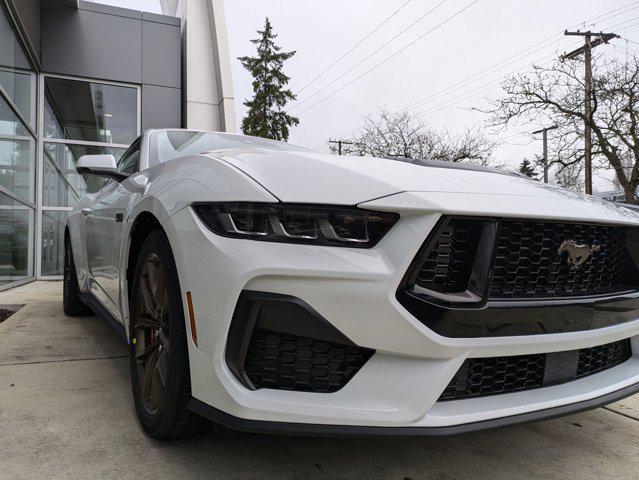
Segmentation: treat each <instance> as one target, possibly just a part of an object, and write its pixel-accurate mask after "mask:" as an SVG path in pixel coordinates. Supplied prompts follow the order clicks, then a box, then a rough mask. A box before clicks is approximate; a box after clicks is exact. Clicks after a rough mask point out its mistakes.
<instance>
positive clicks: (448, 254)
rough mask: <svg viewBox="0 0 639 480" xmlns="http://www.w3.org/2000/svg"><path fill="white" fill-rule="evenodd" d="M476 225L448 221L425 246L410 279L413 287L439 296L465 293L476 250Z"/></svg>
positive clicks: (458, 220)
mask: <svg viewBox="0 0 639 480" xmlns="http://www.w3.org/2000/svg"><path fill="white" fill-rule="evenodd" d="M478 226H479V222H477V221H474V220H468V219H451V220H450V221H448V222H447V223H446V224H445V225H444V226H443V227H442V228H441V230H440V231H439V234H438V236H437V238H435V239H434V241H433V243H432V245H431V246H429V249H428V252H427V253H426V257H425V258H424V260H423V263H422V266H421V268H420V269H419V271H418V272H417V276H416V278H415V280H414V283H415V284H416V285H419V286H420V287H422V288H425V289H427V290H433V291H436V292H440V293H454V292H463V291H464V290H466V287H467V285H468V280H469V278H470V273H471V270H472V267H473V261H474V254H475V250H476V248H477V241H478V235H477V231H478Z"/></svg>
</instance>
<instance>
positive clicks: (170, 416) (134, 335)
mask: <svg viewBox="0 0 639 480" xmlns="http://www.w3.org/2000/svg"><path fill="white" fill-rule="evenodd" d="M130 312H131V321H130V338H131V348H130V361H131V382H132V387H133V399H134V402H135V409H136V411H137V414H138V418H139V419H140V423H141V424H142V427H143V428H144V430H145V431H146V432H147V433H148V434H149V435H150V436H151V437H153V438H157V439H174V438H179V437H181V436H182V435H184V434H185V433H187V431H190V430H192V429H194V428H197V426H198V425H201V424H202V423H205V422H206V421H205V420H204V419H202V418H201V417H199V416H197V415H196V414H194V413H193V412H191V411H190V410H188V408H187V405H188V402H189V400H190V399H191V378H190V372H189V356H188V350H187V341H186V328H185V324H184V309H183V306H182V295H181V292H180V284H179V281H178V276H177V270H176V267H175V261H174V259H173V254H172V252H171V247H170V245H169V241H168V239H167V238H166V235H165V234H164V233H163V232H161V231H159V230H158V231H155V232H153V233H151V234H150V235H149V236H148V238H147V239H146V240H145V242H144V244H143V245H142V249H141V251H140V255H139V257H138V261H137V266H136V268H135V274H134V278H133V285H132V294H131V306H130Z"/></svg>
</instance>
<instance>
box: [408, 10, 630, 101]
mask: <svg viewBox="0 0 639 480" xmlns="http://www.w3.org/2000/svg"><path fill="white" fill-rule="evenodd" d="M638 3H639V2H633V3H631V4H628V5H625V6H624V7H620V8H618V9H615V10H611V11H610V12H606V13H604V14H602V15H599V16H598V17H594V18H591V19H589V20H587V21H586V22H591V21H593V20H596V19H597V18H600V17H605V16H606V15H608V14H610V13H613V12H615V11H617V10H620V9H623V8H626V7H628V6H629V5H634V4H638ZM636 8H639V5H636V6H634V7H632V8H629V9H628V10H624V11H623V12H619V13H616V14H615V15H612V16H609V17H607V18H604V19H603V20H600V21H602V22H603V21H606V20H609V19H611V18H614V17H616V16H618V15H622V14H625V13H628V12H629V11H631V10H634V9H636ZM586 22H583V23H586ZM571 28H575V27H571ZM558 37H561V32H559V33H555V34H553V35H551V36H550V37H548V38H546V39H544V40H542V41H540V42H537V43H535V44H534V45H532V46H530V47H528V48H525V49H524V50H521V51H520V52H518V53H516V54H514V55H511V56H510V57H508V58H506V59H504V60H502V61H501V62H498V63H496V64H494V65H491V66H490V67H487V68H485V69H483V70H481V71H479V72H477V73H475V74H473V75H471V76H470V77H467V78H466V79H464V80H462V81H460V82H457V83H455V84H453V85H450V86H448V87H447V88H445V89H444V90H441V91H439V92H437V93H436V94H433V95H430V96H428V97H425V98H423V99H421V100H418V101H417V102H414V103H412V104H410V105H408V106H407V107H404V108H403V109H402V110H406V111H408V110H412V109H413V108H415V107H417V106H418V105H420V106H421V105H423V104H425V103H427V101H432V100H435V99H436V98H440V97H442V96H445V95H447V94H448V93H452V91H457V90H458V88H456V87H457V86H460V88H463V86H468V85H463V84H466V83H469V84H470V83H474V82H470V80H472V79H476V80H479V79H481V78H485V77H486V76H488V75H490V74H491V73H495V72H496V71H499V70H501V69H502V68H505V67H506V66H508V65H512V64H513V63H516V62H518V61H520V60H523V59H524V58H526V57H528V56H529V55H532V54H534V53H537V52H538V51H540V50H543V49H544V48H547V47H548V46H550V45H545V44H547V43H549V42H551V41H552V40H554V39H555V38H558ZM539 45H544V46H543V47H540V48H538V49H537V50H535V51H533V52H529V53H528V54H526V55H524V56H523V57H522V58H520V59H518V60H514V61H513V62H510V63H508V64H507V65H504V66H503V67H500V68H498V69H496V70H495V68H496V67H498V66H500V65H502V64H503V63H506V62H508V61H509V60H511V59H514V58H516V57H519V56H521V55H522V54H524V53H526V52H528V51H529V50H532V49H533V48H535V47H537V46H539ZM485 72H489V73H487V74H486V75H482V76H481V77H479V78H477V77H478V76H480V75H481V74H483V73H485ZM462 85H463V86H462Z"/></svg>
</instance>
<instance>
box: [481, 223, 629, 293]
mask: <svg viewBox="0 0 639 480" xmlns="http://www.w3.org/2000/svg"><path fill="white" fill-rule="evenodd" d="M626 231H627V229H625V228H624V227H618V226H605V225H584V224H573V223H552V222H538V221H511V220H503V221H501V222H500V226H499V230H498V235H497V239H496V253H495V263H494V268H493V275H492V281H491V287H490V297H491V298H496V299H537V298H553V297H556V298H561V297H577V296H590V295H603V294H611V293H617V292H622V291H625V290H629V289H630V288H629V286H628V284H627V283H626V282H625V278H624V277H625V276H626V265H627V264H628V263H630V262H631V260H630V259H629V256H628V251H627V248H626ZM566 240H574V241H575V242H577V243H578V244H583V245H587V246H592V245H599V246H600V250H599V251H598V252H596V253H594V254H592V255H591V256H590V257H589V258H588V260H587V261H586V262H585V263H584V264H583V266H581V268H579V269H574V268H572V267H571V266H570V265H569V264H568V256H567V254H566V253H564V254H562V255H560V254H558V253H557V252H558V250H559V247H560V246H561V245H562V243H563V242H564V241H566Z"/></svg>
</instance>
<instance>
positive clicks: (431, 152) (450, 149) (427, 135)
mask: <svg viewBox="0 0 639 480" xmlns="http://www.w3.org/2000/svg"><path fill="white" fill-rule="evenodd" d="M348 141H349V142H350V145H346V146H345V148H344V150H343V151H344V153H346V154H350V155H371V156H374V157H401V158H414V159H427V160H446V161H450V162H474V163H480V164H483V165H486V164H488V163H489V161H490V155H491V154H492V151H493V149H494V147H495V144H494V143H492V142H490V141H489V140H488V139H486V137H484V136H483V135H482V133H481V131H480V130H479V129H469V130H466V131H464V132H463V133H461V134H456V135H453V134H450V133H449V132H448V131H445V130H443V131H438V130H434V129H432V128H429V127H427V126H426V125H425V124H424V123H423V122H421V121H420V120H419V119H418V118H417V117H416V116H414V115H412V114H410V113H408V112H400V113H397V114H390V113H388V112H387V111H384V110H382V111H380V112H379V114H377V115H368V116H365V117H364V127H363V129H362V131H361V132H360V133H358V134H356V135H355V136H353V138H350V139H348ZM330 148H331V151H332V152H333V153H336V148H335V146H334V145H330Z"/></svg>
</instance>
